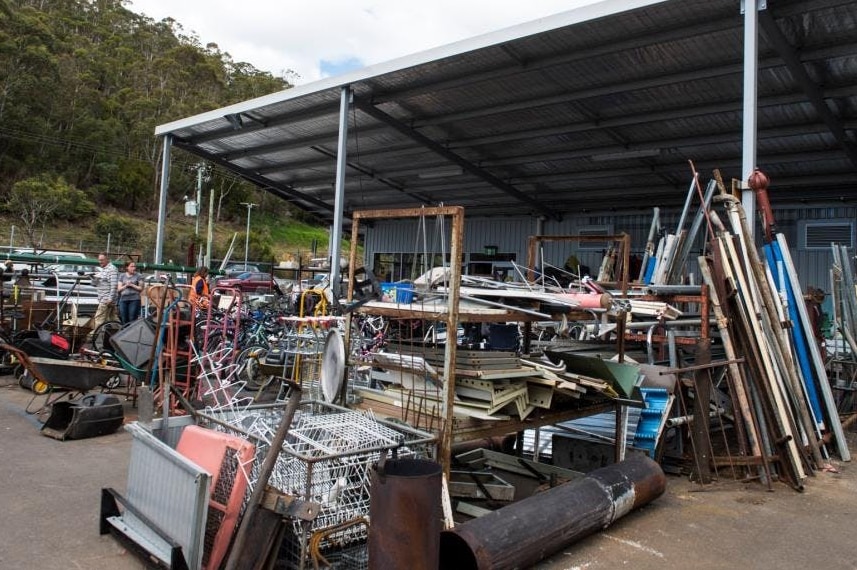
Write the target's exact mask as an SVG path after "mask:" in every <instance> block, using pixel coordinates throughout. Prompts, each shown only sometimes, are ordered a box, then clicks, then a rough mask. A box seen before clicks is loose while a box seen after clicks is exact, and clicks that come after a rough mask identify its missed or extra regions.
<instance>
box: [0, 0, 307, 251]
mask: <svg viewBox="0 0 857 570" xmlns="http://www.w3.org/2000/svg"><path fill="white" fill-rule="evenodd" d="M123 5H127V2H123V0H0V205H2V209H3V214H4V217H5V219H6V220H16V221H14V222H10V223H17V224H20V226H19V235H20V237H21V241H22V242H23V241H25V240H29V241H38V240H39V239H41V238H40V236H43V235H44V233H45V229H46V228H52V227H62V226H63V225H64V224H65V225H69V224H71V226H72V227H79V228H81V229H82V231H89V232H92V236H93V238H94V239H101V238H103V237H104V234H106V233H111V235H112V236H113V238H114V239H115V240H116V241H117V242H118V241H124V242H125V243H126V244H127V245H126V247H134V248H136V249H139V250H143V251H147V252H148V251H151V248H150V247H149V246H150V244H149V243H146V242H147V241H149V240H151V236H150V235H149V233H148V232H147V231H146V230H144V229H140V226H139V225H137V224H133V223H129V222H130V221H131V219H133V220H136V221H138V222H143V221H146V220H149V221H154V220H155V219H156V218H155V215H156V209H157V194H158V184H159V182H158V176H157V174H158V173H159V171H160V163H159V161H160V158H161V145H160V143H159V141H158V140H156V138H155V136H154V129H155V126H156V125H158V124H162V123H166V122H168V121H171V120H175V119H179V118H183V117H187V116H190V115H193V114H196V113H199V112H203V111H208V110H211V109H214V108H218V107H221V106H224V105H228V104H230V103H234V102H237V101H242V100H245V99H249V98H252V97H257V96H260V95H265V94H268V93H272V92H275V91H279V90H282V89H285V88H288V87H290V85H289V84H288V82H287V81H286V80H285V79H284V78H281V77H274V76H273V75H271V74H270V73H269V72H265V71H260V70H258V69H256V68H255V67H253V65H251V64H249V63H246V62H236V61H233V60H232V58H231V56H230V55H229V54H228V53H225V52H222V51H221V50H220V49H219V48H218V46H217V45H216V44H208V45H204V46H203V45H201V44H200V41H199V39H198V38H197V37H195V36H193V35H188V34H186V33H185V31H184V30H183V28H182V27H181V25H180V24H179V23H178V22H175V21H174V20H169V19H168V20H164V21H161V22H156V21H154V20H152V19H150V18H147V17H143V16H141V15H138V14H135V13H133V12H131V11H129V10H127V9H126V8H125V7H124V6H123ZM173 161H174V162H173V171H172V177H171V181H170V191H171V193H172V194H173V195H172V196H171V197H170V201H171V205H170V212H171V215H175V216H181V215H182V214H183V210H182V198H183V195H187V194H190V195H191V196H193V193H194V191H195V189H196V186H197V164H196V160H195V159H194V158H193V157H192V156H190V155H187V154H184V153H180V152H177V153H174V156H173ZM210 188H214V189H215V191H217V196H218V199H217V202H216V205H217V207H218V212H217V215H219V218H218V219H220V220H224V221H225V220H230V219H233V220H236V221H237V220H242V219H243V216H244V213H245V210H244V208H243V207H242V206H240V202H242V201H248V200H250V199H253V200H255V201H260V200H261V201H264V206H265V208H260V213H261V211H264V212H265V215H268V216H271V215H275V216H276V215H287V214H288V213H287V210H286V206H285V205H284V204H283V203H281V202H279V201H277V200H275V199H273V198H270V197H265V196H261V195H258V194H251V193H254V192H256V190H255V189H253V188H252V186H250V185H248V184H246V183H243V182H241V181H239V180H237V179H236V178H235V177H234V176H232V175H229V174H228V173H225V172H218V171H217V170H216V169H214V170H213V171H211V170H209V171H208V172H207V175H206V178H205V198H206V199H207V198H208V192H209V189H210ZM204 210H207V204H206V205H205V206H204ZM22 211H28V212H29V214H30V218H32V219H31V220H30V222H31V223H30V222H28V220H27V219H26V217H27V216H22V215H21V214H22ZM174 211H175V212H174ZM33 213H35V214H38V215H36V216H33V215H32V214H33ZM40 232H41V233H40ZM78 233H79V232H78ZM25 234H26V235H25ZM203 234H204V231H203ZM251 237H253V238H254V247H255V246H258V247H259V248H262V249H264V246H265V244H264V243H262V242H263V241H264V239H263V236H254V235H253V234H252V233H251ZM188 239H190V240H193V239H194V235H193V233H190V235H189V237H188V236H184V235H181V236H172V239H170V240H168V241H169V242H170V243H169V247H172V248H173V249H174V250H175V251H174V252H172V253H171V255H170V256H172V257H179V258H180V255H181V252H183V251H184V250H185V249H186V248H187V245H188V244H187V240H188ZM255 242H258V243H255ZM0 243H2V234H0ZM167 253H170V252H167ZM259 253H260V254H262V253H263V252H261V251H260V252H259Z"/></svg>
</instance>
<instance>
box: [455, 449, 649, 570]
mask: <svg viewBox="0 0 857 570" xmlns="http://www.w3.org/2000/svg"><path fill="white" fill-rule="evenodd" d="M665 489H666V477H665V476H664V472H663V471H662V470H661V467H660V465H658V464H657V463H656V462H654V461H652V460H651V459H649V458H648V457H645V456H643V455H635V456H633V457H631V458H629V459H626V460H625V461H622V462H621V463H616V464H613V465H608V466H607V467H602V468H601V469H596V470H595V471H592V472H591V473H589V474H588V475H587V476H586V477H582V478H580V479H575V480H574V481H571V482H569V483H565V484H564V485H560V486H559V487H554V488H553V489H550V490H548V491H545V492H543V493H539V494H538V495H533V496H532V497H530V498H528V499H524V500H522V501H519V502H517V503H513V504H511V505H509V506H507V507H503V508H502V509H498V510H496V511H493V512H491V513H488V514H486V515H484V516H481V517H479V518H476V519H473V520H470V521H468V522H466V523H464V524H462V525H459V526H456V527H455V528H454V529H451V530H445V531H443V532H442V533H441V536H440V568H441V569H445V570H453V569H455V570H469V569H471V568H473V569H478V570H489V569H490V570H501V569H506V568H508V569H511V568H527V567H529V566H532V565H533V564H535V563H536V562H538V561H539V560H543V559H545V558H547V557H548V556H550V555H552V554H554V553H555V552H557V551H559V550H560V549H562V548H564V547H565V546H568V545H569V544H572V543H574V542H576V541H578V540H580V539H581V538H584V537H585V536H588V535H590V534H592V533H594V532H596V531H599V530H601V529H603V528H606V527H607V526H609V525H610V524H612V523H613V521H615V520H617V519H619V518H621V517H622V516H624V515H626V514H627V513H629V512H631V511H632V510H634V509H636V508H638V507H641V506H643V505H645V504H647V503H649V502H651V501H653V500H654V499H656V498H658V497H659V496H661V495H662V494H663V492H664V490H665Z"/></svg>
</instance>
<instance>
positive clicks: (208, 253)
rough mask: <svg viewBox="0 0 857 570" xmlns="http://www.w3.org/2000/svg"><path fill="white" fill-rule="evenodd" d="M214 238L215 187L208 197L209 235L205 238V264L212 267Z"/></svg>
mask: <svg viewBox="0 0 857 570" xmlns="http://www.w3.org/2000/svg"><path fill="white" fill-rule="evenodd" d="M213 239H214V187H212V188H211V194H210V196H209V198H208V235H207V236H206V240H205V259H204V260H203V265H205V266H206V267H211V242H212V240H213Z"/></svg>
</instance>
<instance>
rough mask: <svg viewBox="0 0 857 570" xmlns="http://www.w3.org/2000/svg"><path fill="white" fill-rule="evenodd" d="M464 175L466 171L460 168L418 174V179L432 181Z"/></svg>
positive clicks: (438, 169) (439, 169) (440, 169)
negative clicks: (433, 179)
mask: <svg viewBox="0 0 857 570" xmlns="http://www.w3.org/2000/svg"><path fill="white" fill-rule="evenodd" d="M462 174H464V169H463V168H461V167H460V166H456V167H454V168H437V169H435V170H427V171H425V172H420V173H419V174H417V178H422V179H423V180H430V179H432V178H446V177H447V176H461V175H462Z"/></svg>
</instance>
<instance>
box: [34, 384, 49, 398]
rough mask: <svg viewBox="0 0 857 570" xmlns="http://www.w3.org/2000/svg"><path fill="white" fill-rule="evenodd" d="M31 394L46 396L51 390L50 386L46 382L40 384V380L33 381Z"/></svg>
mask: <svg viewBox="0 0 857 570" xmlns="http://www.w3.org/2000/svg"><path fill="white" fill-rule="evenodd" d="M32 389H33V392H35V393H36V394H38V395H40V396H41V395H43V394H47V393H48V391H49V390H50V389H51V385H50V384H48V383H47V382H42V381H41V380H33V388H32Z"/></svg>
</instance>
